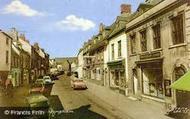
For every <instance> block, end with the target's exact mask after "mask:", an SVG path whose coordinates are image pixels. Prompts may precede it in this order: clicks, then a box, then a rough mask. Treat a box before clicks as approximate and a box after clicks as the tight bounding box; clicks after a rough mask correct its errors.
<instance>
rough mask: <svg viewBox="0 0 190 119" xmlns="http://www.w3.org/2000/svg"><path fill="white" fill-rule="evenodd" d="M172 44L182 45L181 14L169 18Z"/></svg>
mask: <svg viewBox="0 0 190 119" xmlns="http://www.w3.org/2000/svg"><path fill="white" fill-rule="evenodd" d="M171 21H172V39H173V44H174V45H176V44H180V43H184V34H183V14H180V15H178V16H176V17H172V18H171Z"/></svg>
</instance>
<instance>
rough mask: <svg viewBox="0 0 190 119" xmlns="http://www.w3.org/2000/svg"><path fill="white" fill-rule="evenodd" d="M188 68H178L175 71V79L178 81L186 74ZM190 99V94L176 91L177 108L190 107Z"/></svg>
mask: <svg viewBox="0 0 190 119" xmlns="http://www.w3.org/2000/svg"><path fill="white" fill-rule="evenodd" d="M186 72H187V71H186V68H185V67H184V66H180V67H176V68H175V69H174V79H175V81H176V80H178V79H179V78H180V77H182V76H183V75H184V74H185V73H186ZM189 98H190V93H189V92H186V91H181V90H176V103H177V107H189V106H190V104H189V102H188V100H189Z"/></svg>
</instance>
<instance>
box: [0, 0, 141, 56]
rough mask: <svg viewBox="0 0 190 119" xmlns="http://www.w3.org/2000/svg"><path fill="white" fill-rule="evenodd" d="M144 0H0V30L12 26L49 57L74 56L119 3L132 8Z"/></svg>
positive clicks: (110, 20) (108, 20)
mask: <svg viewBox="0 0 190 119" xmlns="http://www.w3.org/2000/svg"><path fill="white" fill-rule="evenodd" d="M143 1H144V0H0V16H1V17H0V29H3V30H5V31H7V30H9V29H10V28H12V27H15V28H17V29H18V31H20V32H22V33H25V35H26V37H27V39H29V41H30V43H31V44H33V43H34V42H38V43H39V44H40V46H41V47H42V48H44V49H45V51H46V52H48V53H49V54H50V56H51V57H52V58H53V57H66V56H76V55H77V53H78V50H79V48H81V47H82V45H83V43H84V41H87V40H88V39H89V38H91V36H92V35H93V34H97V32H98V26H99V24H100V23H101V22H102V23H104V24H105V25H110V24H112V23H113V21H114V20H115V18H116V16H118V15H119V14H120V5H121V4H123V3H126V4H131V5H132V11H135V10H136V9H137V7H138V5H139V4H140V3H141V2H143Z"/></svg>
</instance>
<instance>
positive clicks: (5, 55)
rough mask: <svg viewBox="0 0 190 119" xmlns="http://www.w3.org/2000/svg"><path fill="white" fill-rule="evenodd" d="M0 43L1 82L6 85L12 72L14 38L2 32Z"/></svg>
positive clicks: (0, 33)
mask: <svg viewBox="0 0 190 119" xmlns="http://www.w3.org/2000/svg"><path fill="white" fill-rule="evenodd" d="M0 42H1V45H0V53H1V57H0V81H1V82H2V83H4V82H5V80H6V79H7V77H8V74H9V73H10V70H11V44H12V38H11V37H10V36H9V35H8V34H7V33H5V32H4V31H2V30H0Z"/></svg>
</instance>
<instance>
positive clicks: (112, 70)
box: [107, 60, 126, 92]
mask: <svg viewBox="0 0 190 119" xmlns="http://www.w3.org/2000/svg"><path fill="white" fill-rule="evenodd" d="M107 65H108V68H109V75H110V78H109V84H110V87H111V88H116V89H120V91H121V92H122V91H123V92H125V87H126V78H125V60H119V61H113V62H108V63H107Z"/></svg>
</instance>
